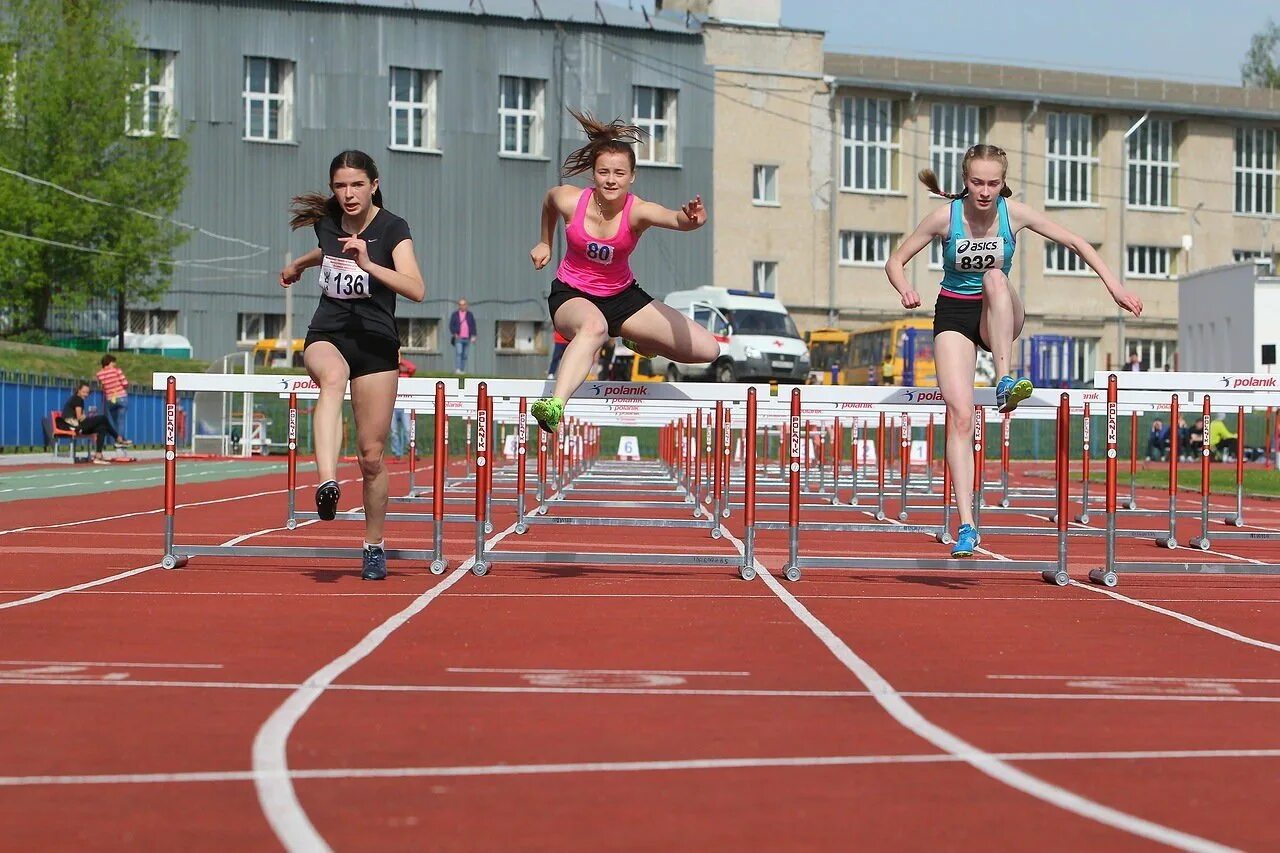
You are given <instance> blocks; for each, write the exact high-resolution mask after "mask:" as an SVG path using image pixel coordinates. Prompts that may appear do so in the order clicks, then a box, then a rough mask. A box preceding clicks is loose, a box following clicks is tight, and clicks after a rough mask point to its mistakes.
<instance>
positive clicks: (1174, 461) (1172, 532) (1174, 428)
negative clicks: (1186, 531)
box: [1162, 394, 1182, 548]
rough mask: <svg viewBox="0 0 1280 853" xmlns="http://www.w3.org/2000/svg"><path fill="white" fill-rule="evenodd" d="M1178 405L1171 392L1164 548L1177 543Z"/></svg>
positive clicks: (1179, 451) (1180, 449)
mask: <svg viewBox="0 0 1280 853" xmlns="http://www.w3.org/2000/svg"><path fill="white" fill-rule="evenodd" d="M1178 407H1179V399H1178V395H1177V394H1173V395H1171V398H1170V400H1169V437H1170V441H1169V444H1170V448H1169V535H1168V536H1167V537H1166V538H1165V540H1164V542H1163V543H1162V544H1163V545H1164V546H1165V547H1166V548H1172V547H1174V546H1175V545H1177V544H1178V461H1179V460H1180V459H1181V455H1180V454H1181V452H1182V439H1181V436H1179V434H1178V424H1179V423H1180V422H1181V421H1182V418H1181V416H1180V415H1179V413H1178Z"/></svg>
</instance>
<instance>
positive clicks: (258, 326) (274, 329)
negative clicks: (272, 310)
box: [236, 313, 284, 344]
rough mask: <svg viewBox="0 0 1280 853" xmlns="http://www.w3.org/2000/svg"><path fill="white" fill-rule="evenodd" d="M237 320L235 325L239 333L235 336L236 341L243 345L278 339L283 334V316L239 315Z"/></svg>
mask: <svg viewBox="0 0 1280 853" xmlns="http://www.w3.org/2000/svg"><path fill="white" fill-rule="evenodd" d="M237 320H238V321H237V323H236V325H237V326H238V328H239V331H238V332H237V334H236V340H238V341H240V343H243V344H251V343H256V342H258V341H261V340H265V339H267V338H278V337H280V336H281V335H283V334H284V315H283V314H259V313H248V314H239V315H237Z"/></svg>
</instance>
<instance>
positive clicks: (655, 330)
mask: <svg viewBox="0 0 1280 853" xmlns="http://www.w3.org/2000/svg"><path fill="white" fill-rule="evenodd" d="M620 331H621V332H622V336H623V337H624V338H628V339H630V340H633V341H635V342H636V343H637V344H639V346H640V348H641V349H642V350H643V351H644V352H645V353H646V354H650V355H661V356H665V357H666V358H669V359H671V360H672V361H678V362H680V363H681V364H703V363H705V362H709V361H715V360H716V359H717V358H719V357H720V344H718V343H716V339H715V336H714V335H712V334H711V332H710V331H708V330H707V329H704V328H703V327H702V326H699V325H698V324H697V323H695V322H693V321H692V320H690V319H689V318H688V317H686V316H685V315H684V314H681V313H680V312H679V311H677V310H676V309H674V308H672V307H671V306H670V305H667V304H665V303H662V302H659V301H658V300H656V299H655V300H654V301H652V302H650V303H649V304H648V305H646V306H644V307H643V308H641V309H640V310H639V311H637V312H636V313H634V314H632V315H631V316H630V317H628V318H627V319H626V320H625V321H623V323H622V328H621V329H620Z"/></svg>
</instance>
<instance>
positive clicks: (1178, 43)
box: [614, 0, 1280, 86]
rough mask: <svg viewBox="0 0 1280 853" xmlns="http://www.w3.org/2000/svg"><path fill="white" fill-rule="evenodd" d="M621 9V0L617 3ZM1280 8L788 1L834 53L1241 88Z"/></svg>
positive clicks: (1175, 2)
mask: <svg viewBox="0 0 1280 853" xmlns="http://www.w3.org/2000/svg"><path fill="white" fill-rule="evenodd" d="M614 2H620V0H614ZM1268 16H1270V17H1272V18H1274V19H1276V20H1277V21H1280V2H1276V0H1162V2H1161V0H1071V2H1066V3H1063V2H1048V0H1024V2H1022V3H1018V2H1016V0H967V2H965V3H963V4H960V3H954V2H952V3H948V2H943V0H877V2H871V3H868V2H864V0H782V22H783V24H784V25H786V26H791V27H802V28H806V29H817V30H824V31H826V34H827V36H826V49H827V50H828V51H832V52H841V53H874V54H882V55H889V56H904V57H912V58H923V59H939V60H950V61H971V62H991V63H998V64H1006V65H1032V66H1042V67H1049V68H1067V69H1072V70H1078V71H1095V72H1099V73H1109V74H1118V75H1122V76H1135V77H1159V78H1163V79H1168V80H1185V81H1190V82H1199V83H1217V84H1221V85H1228V86H1238V85H1240V63H1241V62H1242V61H1243V59H1244V55H1245V52H1246V51H1247V50H1248V49H1249V39H1250V37H1251V36H1252V35H1253V34H1254V33H1256V32H1258V31H1260V30H1261V29H1262V28H1263V27H1264V26H1265V25H1266V21H1267V18H1268Z"/></svg>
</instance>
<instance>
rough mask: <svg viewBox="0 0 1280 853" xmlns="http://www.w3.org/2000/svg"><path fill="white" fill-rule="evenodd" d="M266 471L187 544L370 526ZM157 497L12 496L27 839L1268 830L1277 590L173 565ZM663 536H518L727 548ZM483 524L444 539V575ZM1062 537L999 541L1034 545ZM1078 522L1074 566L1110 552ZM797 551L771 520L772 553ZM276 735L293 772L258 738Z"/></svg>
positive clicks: (732, 843) (108, 842)
mask: <svg viewBox="0 0 1280 853" xmlns="http://www.w3.org/2000/svg"><path fill="white" fill-rule="evenodd" d="M349 475H350V473H349V472H348V476H349ZM393 477H396V478H399V480H400V482H401V485H403V473H402V472H401V473H395V474H393ZM280 480H281V478H280V477H279V475H276V476H275V477H263V478H259V479H253V480H237V481H232V482H227V483H222V484H204V485H199V486H193V487H191V488H189V489H188V488H183V489H182V490H181V491H180V493H179V499H180V501H182V502H184V503H192V502H198V501H219V500H221V499H225V498H239V499H235V500H222V501H221V502H218V503H204V504H203V505H201V506H195V507H187V508H185V509H183V510H181V511H180V515H179V525H178V528H179V531H180V538H181V541H200V542H220V541H226V540H228V539H230V538H232V537H237V536H243V535H245V534H249V533H254V532H258V531H264V532H262V533H261V534H260V535H258V536H256V537H254V539H253V540H250V541H254V542H257V543H260V544H288V543H295V544H308V545H317V544H325V545H334V544H343V543H347V542H355V541H358V540H357V539H356V537H357V536H359V531H358V529H356V528H354V527H352V526H350V525H345V524H340V523H335V524H332V525H324V526H320V525H307V526H304V527H302V528H300V529H298V530H295V531H283V530H273V529H272V528H278V527H280V526H282V521H283V515H284V510H283V507H284V499H283V496H282V495H281V494H279V493H275V494H270V493H271V492H273V491H277V490H278V489H279V487H280ZM395 483H396V480H394V479H393V487H394V485H395ZM348 491H349V493H353V492H355V491H356V490H354V489H352V490H348ZM259 493H262V494H259ZM255 494H256V495H257V496H256V497H243V496H245V495H255ZM350 496H351V495H350V494H349V496H348V497H349V498H350ZM158 502H159V495H158V493H157V492H155V491H147V492H121V493H117V494H115V495H113V496H112V497H111V500H110V502H109V503H110V506H109V509H110V514H111V515H125V516H127V517H124V518H117V519H115V520H112V521H104V522H93V521H87V523H79V524H74V522H77V521H85V520H88V519H92V518H95V517H100V516H102V515H104V513H103V512H102V509H103V501H102V500H101V499H100V498H99V499H94V498H84V499H81V498H71V499H59V500H42V501H27V502H22V503H11V504H8V505H7V508H8V510H9V512H8V514H7V521H6V525H5V527H4V528H3V529H4V530H12V529H14V528H19V527H26V526H36V527H42V528H46V529H34V530H29V531H26V532H20V533H4V534H0V547H4V548H6V549H8V551H9V552H10V553H11V554H12V555H14V558H11V559H10V560H9V561H7V565H6V568H5V569H4V570H3V575H2V576H0V632H3V636H4V637H5V643H4V652H3V656H4V662H3V663H0V696H3V700H4V701H2V702H0V728H2V730H3V731H6V732H9V733H11V735H14V736H10V737H7V738H4V739H0V789H2V790H3V794H2V795H0V824H2V825H3V826H4V827H5V829H6V836H5V837H6V844H7V845H9V846H12V847H14V848H15V849H48V848H64V849H65V848H71V847H76V848H82V847H93V848H96V849H126V848H129V849H135V848H138V847H150V848H162V847H163V848H177V847H181V848H185V849H226V848H228V847H231V846H239V847H242V848H244V849H278V847H279V846H280V844H281V839H282V838H283V839H285V840H286V841H288V842H291V843H293V844H297V845H301V844H302V843H303V840H305V839H307V838H310V837H318V838H320V839H323V842H324V843H326V844H328V845H329V846H331V847H333V848H335V849H356V848H378V849H414V850H420V849H424V848H427V849H432V850H477V849H558V850H564V849H568V850H579V849H581V850H601V849H653V848H657V847H666V848H672V849H688V850H694V849H696V850H728V849H743V848H747V849H781V850H813V849H830V850H847V849H850V848H852V847H880V848H883V847H895V848H925V847H943V846H945V847H948V848H960V849H989V848H991V847H993V846H999V847H1007V848H1031V847H1035V848H1038V849H1046V848H1047V849H1079V848H1081V847H1084V846H1086V845H1087V846H1089V847H1091V848H1093V849H1126V850H1128V849H1134V848H1137V847H1143V846H1154V845H1155V844H1156V843H1158V841H1163V842H1165V843H1171V844H1173V845H1174V846H1181V847H1184V848H1188V849H1217V848H1215V847H1214V846H1213V845H1223V846H1227V847H1240V848H1249V849H1265V848H1269V847H1276V846H1277V845H1280V829H1277V828H1276V826H1275V824H1274V822H1272V821H1270V820H1269V819H1268V818H1269V815H1270V814H1271V813H1273V812H1274V810H1275V808H1276V807H1277V806H1280V785H1278V784H1277V778H1278V777H1280V727H1277V726H1276V725H1275V721H1276V719H1280V717H1278V716H1277V715H1278V714H1280V618H1277V613H1278V612H1280V610H1278V608H1280V591H1278V590H1277V588H1276V584H1275V582H1274V580H1267V579H1259V578H1241V577H1227V576H1198V577H1170V576H1156V575H1150V576H1126V577H1124V579H1123V581H1122V586H1121V587H1120V588H1119V589H1118V590H1115V591H1110V592H1104V591H1101V590H1097V589H1094V588H1091V587H1088V586H1081V585H1073V586H1069V587H1067V588H1064V589H1057V588H1054V587H1051V586H1048V585H1046V584H1043V583H1042V582H1040V580H1039V579H1038V577H1035V576H1031V575H1028V576H1022V575H1009V574H997V573H986V572H980V571H975V572H973V573H967V574H963V575H959V574H955V573H941V572H933V573H931V572H916V573H910V572H896V573H892V572H872V571H866V572H859V571H826V572H824V571H820V570H808V571H806V574H805V579H804V580H803V581H801V582H800V583H798V584H794V585H785V588H784V585H783V584H781V583H779V582H777V581H775V580H772V579H771V578H765V577H763V576H762V577H761V578H759V579H757V580H755V581H752V582H743V581H740V580H738V579H737V577H736V576H735V575H734V574H733V573H732V571H730V570H726V569H723V568H707V567H698V566H691V567H682V566H600V567H595V566H566V567H554V566H543V565H504V564H499V565H497V566H495V567H494V568H493V570H492V572H491V574H490V575H489V576H488V577H485V578H476V577H474V576H472V575H470V574H469V573H466V572H465V570H452V571H450V572H449V573H447V574H446V575H445V576H444V577H442V578H437V577H433V576H431V575H429V574H427V573H426V572H425V571H424V570H423V569H422V568H421V567H418V566H410V565H403V564H393V565H392V574H391V577H390V578H389V579H388V581H387V582H386V583H383V584H368V583H362V582H361V581H360V580H359V578H358V567H355V566H347V565H343V564H341V563H338V562H334V561H326V562H323V563H319V564H317V565H304V564H300V563H299V564H290V563H288V562H286V561H282V560H268V559H255V560H238V561H230V560H224V559H213V558H203V559H193V560H192V561H191V564H190V565H189V566H188V567H187V568H185V569H183V570H180V571H174V572H165V571H163V570H160V569H155V568H152V569H147V568H146V567H148V566H151V565H154V564H155V563H156V562H157V560H158V557H159V556H160V542H161V537H160V529H161V524H160V522H161V519H160V518H159V516H158V515H156V514H154V513H153V514H146V515H129V514H130V513H143V512H147V511H149V510H153V509H154V508H155V506H156V505H157V504H158ZM348 502H349V501H348ZM511 520H512V519H511V517H510V514H509V513H501V514H500V515H499V518H498V519H496V520H495V525H496V527H495V529H496V531H497V532H498V534H501V533H502V531H503V530H504V528H505V527H506V526H507V525H508V524H509V523H510V521H511ZM68 523H72V524H71V526H64V527H57V528H52V529H47V526H48V525H52V524H64V525H65V524H68ZM737 524H738V519H737V518H735V519H733V520H731V522H730V524H729V530H730V531H731V532H734V533H738V532H740V531H739V530H738V528H737V526H736V525H737ZM414 533H415V532H414V531H412V530H411V529H409V528H408V527H407V526H406V525H404V524H400V525H397V526H395V527H393V528H391V529H390V530H389V534H388V541H389V542H390V543H391V544H393V545H396V546H400V545H405V544H410V543H409V541H407V540H408V538H409V537H411V536H413V535H414ZM652 534H653V529H652V528H649V529H643V528H642V529H636V530H630V529H626V528H606V529H603V530H599V529H597V530H592V529H591V528H571V527H534V528H533V529H532V530H531V531H530V532H529V533H528V534H526V535H525V536H520V537H517V536H515V535H513V534H507V535H506V536H505V538H504V539H503V540H502V542H501V546H500V547H502V548H507V547H511V548H517V547H518V548H522V549H531V550H533V549H549V550H558V549H562V548H564V547H573V548H576V549H579V550H584V551H589V550H609V551H618V552H624V553H625V552H629V551H651V550H655V549H657V547H658V546H657V545H654V544H652V543H651V542H649V541H647V540H650V539H654V538H660V539H661V542H660V543H659V544H660V545H661V547H662V548H664V549H665V548H672V549H675V548H684V549H687V550H690V551H694V550H696V551H699V552H707V553H730V554H731V553H735V551H734V544H733V541H730V540H719V541H712V540H710V539H709V538H708V537H707V535H706V533H705V531H689V530H677V529H666V530H663V531H662V533H661V536H660V537H655V536H653V535H652ZM472 536H473V532H472V530H471V529H470V527H468V526H464V525H455V526H452V527H450V528H449V529H448V532H447V538H446V546H447V550H448V553H449V556H450V559H451V562H452V564H453V565H454V566H457V565H458V564H459V563H460V562H462V561H463V560H464V559H465V558H466V556H467V552H468V549H469V547H470V543H471V541H472ZM849 540H855V541H849ZM806 542H807V547H808V548H810V549H812V550H814V551H818V552H821V551H824V550H826V551H830V552H831V553H850V552H851V551H853V550H855V549H856V550H857V551H859V552H862V551H865V552H866V553H872V554H874V553H882V554H883V553H894V554H904V553H919V554H929V555H933V554H937V553H938V552H939V549H940V548H941V546H938V545H936V544H934V543H932V542H930V541H929V540H928V539H927V538H925V537H914V538H911V537H903V536H893V535H890V534H865V535H859V536H857V537H856V538H855V537H847V536H846V537H844V538H841V537H839V536H838V535H836V534H821V535H819V534H813V535H812V536H811V537H807V538H806ZM1051 542H1052V540H1051V539H1047V538H1043V539H1035V538H1032V537H1002V538H995V537H993V539H992V541H989V542H987V543H984V544H985V545H986V546H987V547H988V548H989V549H991V550H992V551H994V552H996V553H998V554H1002V555H1005V556H1010V557H1019V556H1031V555H1033V554H1036V553H1042V552H1043V549H1045V548H1047V547H1050V543H1051ZM1077 542H1079V540H1075V541H1073V552H1075V553H1078V554H1080V555H1081V556H1080V559H1081V560H1082V566H1084V565H1087V564H1088V561H1089V560H1090V559H1092V558H1093V556H1094V554H1093V552H1095V551H1096V550H1097V549H1098V548H1099V547H1100V542H1088V541H1086V542H1084V543H1083V544H1076V543H1077ZM782 544H783V540H782V539H781V538H780V537H778V536H762V537H761V541H760V549H759V551H758V556H759V558H760V560H761V563H762V567H763V568H766V569H768V570H770V571H771V572H772V573H773V574H775V575H776V574H777V573H778V571H779V569H780V566H781V564H782V558H783V553H782V550H781V545H782ZM1232 544H1233V545H1240V546H1242V547H1243V546H1244V545H1246V544H1248V546H1249V547H1253V548H1256V547H1257V545H1256V543H1232ZM1125 548H1126V549H1133V550H1136V551H1139V553H1140V555H1141V556H1142V558H1144V559H1146V558H1150V552H1154V551H1155V550H1156V549H1154V548H1150V546H1146V545H1142V544H1139V543H1126V545H1125ZM1139 549H1140V550H1139ZM1224 550H1225V548H1224ZM1170 556H1171V558H1172V557H1174V556H1178V552H1173V554H1171V555H1170ZM135 570H140V571H136V573H134V574H129V575H127V576H124V577H120V578H118V579H116V580H112V581H110V582H105V583H101V584H99V585H97V586H92V587H87V588H84V589H81V590H78V591H74V592H65V593H60V594H54V595H52V596H50V597H45V598H40V596H41V595H42V594H48V593H57V591H59V590H64V589H67V588H70V587H73V586H75V585H81V584H87V583H93V582H94V581H100V580H102V579H104V578H108V577H113V576H116V575H121V574H124V573H127V572H130V571H135ZM1083 574H1084V572H1083V570H1081V571H1079V572H1075V575H1076V576H1077V577H1082V576H1083ZM433 590H434V591H436V593H438V594H436V595H434V597H431V595H432V591H433ZM424 596H425V597H424ZM1140 605H1146V606H1145V607H1144V606H1140ZM408 607H415V608H416V610H415V611H414V612H412V613H411V614H409V615H407V618H405V619H404V620H403V622H402V624H398V626H397V627H395V629H394V630H392V631H389V632H386V631H384V632H383V633H381V634H377V635H376V636H375V639H374V640H370V639H368V638H369V636H370V632H375V631H377V629H379V626H384V627H385V626H386V625H387V621H388V620H389V619H392V618H393V617H395V616H396V614H401V613H402V612H403V611H405V609H406V608H408ZM1156 608H1158V609H1156ZM1180 617H1181V618H1180ZM357 648H359V649H360V650H361V651H363V652H365V653H366V654H365V656H363V657H361V658H360V659H358V660H350V661H347V663H349V666H345V667H336V668H335V667H334V666H333V663H334V662H335V661H337V660H339V659H341V658H343V656H344V655H349V653H350V652H351V650H353V649H357ZM339 670H340V671H339ZM308 680H311V683H312V684H313V685H323V686H324V688H325V689H320V686H313V687H312V688H311V689H310V690H300V685H302V684H303V683H304V682H307V681H308ZM872 687H874V688H875V689H874V691H873V690H872V689H871V688H872ZM873 693H874V695H873ZM302 696H305V697H307V698H309V699H311V700H312V704H310V705H309V706H307V707H305V708H302V709H300V710H298V709H297V708H296V705H297V702H298V697H302ZM291 697H293V698H291ZM282 707H285V708H289V707H294V709H295V710H297V711H298V712H297V713H296V715H295V716H294V718H293V719H292V721H290V722H288V724H287V725H285V726H284V728H283V729H281V728H280V726H278V725H276V724H275V723H269V721H276V723H279V721H280V720H281V715H280V709H281V708H282ZM282 732H283V734H282ZM273 737H274V738H276V740H275V741H274V743H275V744H276V745H279V744H283V745H284V746H283V748H284V750H285V753H284V754H285V755H286V757H287V765H288V771H289V773H290V774H291V776H289V777H284V776H271V775H270V774H269V772H268V771H269V762H266V763H264V759H263V756H264V755H267V757H269V753H270V750H269V749H265V750H263V749H261V747H262V745H263V743H264V742H267V746H270V745H271V742H272V738H273ZM255 739H257V741H258V743H259V746H260V751H259V753H258V755H257V764H256V765H255V751H254V745H255ZM956 744H962V745H963V747H957V746H956ZM957 753H960V754H957ZM975 764H977V765H980V767H975ZM992 768H996V769H995V770H993V769H992ZM1001 768H1004V769H1001ZM1006 770H1007V771H1008V772H1006ZM255 771H257V775H256V776H255ZM993 773H995V774H996V775H994V776H993V775H992V774H993ZM1001 774H1003V775H1004V776H1005V777H1007V778H999V777H1000V775H1001ZM1010 779H1012V780H1013V781H1014V783H1013V784H1011V781H1010ZM1028 779H1030V780H1032V781H1031V782H1028V781H1027V780H1028ZM255 783H256V784H255ZM1028 788H1032V789H1034V790H1033V791H1032V792H1030V793H1029V792H1028V790H1027V789H1028ZM282 790H283V791H289V792H291V793H292V794H293V795H295V796H296V798H297V799H296V803H297V808H284V809H275V808H270V807H268V808H267V809H266V810H268V811H271V816H272V818H274V819H275V820H276V821H277V826H273V825H272V823H270V822H269V821H268V819H267V817H266V815H265V813H264V798H265V800H266V802H273V800H271V797H273V796H276V795H278V794H279V793H280V792H281V791H282ZM290 818H292V819H293V821H292V823H290V822H289V819H290ZM299 819H300V822H299ZM307 832H311V833H314V836H308V835H307V834H306V833H307Z"/></svg>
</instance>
